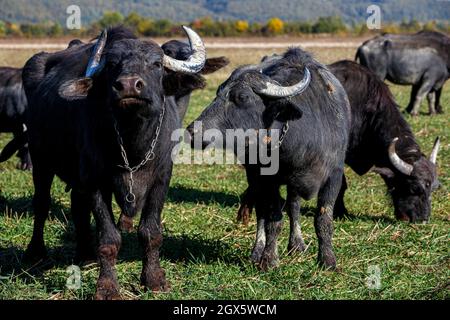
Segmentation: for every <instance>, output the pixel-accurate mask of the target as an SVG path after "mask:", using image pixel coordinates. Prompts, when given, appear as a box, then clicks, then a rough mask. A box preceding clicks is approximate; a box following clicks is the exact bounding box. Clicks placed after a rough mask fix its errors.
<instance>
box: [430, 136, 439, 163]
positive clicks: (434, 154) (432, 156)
mask: <svg viewBox="0 0 450 320" xmlns="http://www.w3.org/2000/svg"><path fill="white" fill-rule="evenodd" d="M440 144H441V140H440V139H439V137H437V138H436V140H435V141H434V145H433V150H432V151H431V154H430V162H431V163H433V164H436V160H437V155H438V152H439V147H440Z"/></svg>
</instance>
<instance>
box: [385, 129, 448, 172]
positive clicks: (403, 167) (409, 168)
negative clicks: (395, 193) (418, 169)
mask: <svg viewBox="0 0 450 320" xmlns="http://www.w3.org/2000/svg"><path fill="white" fill-rule="evenodd" d="M397 141H398V138H395V139H394V140H392V142H391V144H390V145H389V150H388V154H389V160H391V163H392V165H393V166H394V167H395V168H396V169H397V170H398V171H400V172H401V173H403V174H405V175H407V176H410V175H411V173H412V172H413V170H414V166H413V165H412V164H409V163H407V162H406V161H404V160H402V159H401V158H400V156H399V155H398V154H397V152H396V151H395V145H396V144H397ZM439 146H440V139H439V137H438V138H436V140H435V141H434V145H433V150H432V151H431V154H430V162H431V163H433V164H436V160H437V155H438V152H439Z"/></svg>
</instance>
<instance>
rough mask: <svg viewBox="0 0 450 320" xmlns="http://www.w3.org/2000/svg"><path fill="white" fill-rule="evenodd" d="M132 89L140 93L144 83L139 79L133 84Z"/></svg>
mask: <svg viewBox="0 0 450 320" xmlns="http://www.w3.org/2000/svg"><path fill="white" fill-rule="evenodd" d="M134 87H135V88H136V91H137V92H141V91H142V89H143V88H144V81H142V80H141V79H137V80H136V83H135V84H134Z"/></svg>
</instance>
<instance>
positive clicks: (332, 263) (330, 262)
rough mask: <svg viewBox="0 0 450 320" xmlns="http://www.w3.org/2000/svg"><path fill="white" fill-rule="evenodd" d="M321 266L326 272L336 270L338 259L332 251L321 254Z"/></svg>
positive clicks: (319, 258)
mask: <svg viewBox="0 0 450 320" xmlns="http://www.w3.org/2000/svg"><path fill="white" fill-rule="evenodd" d="M318 260H319V265H320V266H321V267H322V268H324V269H326V270H332V271H334V270H336V257H335V255H334V253H333V252H332V251H328V252H319V257H318Z"/></svg>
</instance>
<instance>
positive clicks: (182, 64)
mask: <svg viewBox="0 0 450 320" xmlns="http://www.w3.org/2000/svg"><path fill="white" fill-rule="evenodd" d="M183 29H184V32H186V35H187V36H188V38H189V44H190V46H191V50H192V55H191V56H190V57H189V59H187V60H176V59H174V58H172V57H169V56H167V55H164V58H163V65H164V66H165V67H166V68H167V69H170V70H173V71H179V72H186V73H197V72H200V71H201V70H202V69H203V67H204V65H205V62H206V49H205V45H204V44H203V41H202V39H201V38H200V36H199V35H198V34H197V33H196V32H195V31H194V30H192V29H191V28H188V27H186V26H183Z"/></svg>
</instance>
